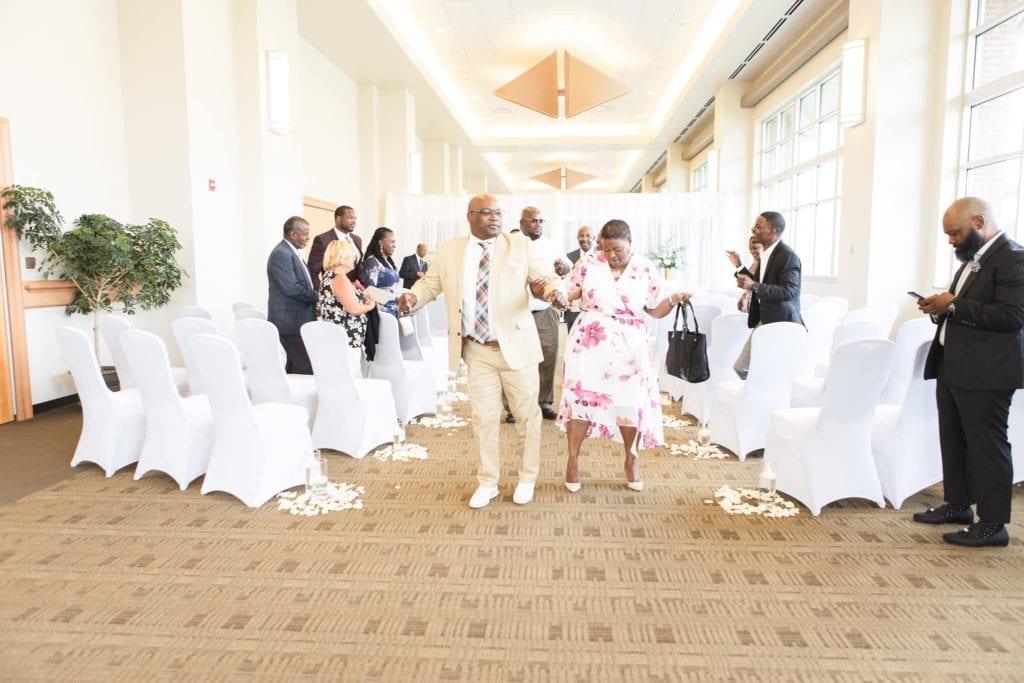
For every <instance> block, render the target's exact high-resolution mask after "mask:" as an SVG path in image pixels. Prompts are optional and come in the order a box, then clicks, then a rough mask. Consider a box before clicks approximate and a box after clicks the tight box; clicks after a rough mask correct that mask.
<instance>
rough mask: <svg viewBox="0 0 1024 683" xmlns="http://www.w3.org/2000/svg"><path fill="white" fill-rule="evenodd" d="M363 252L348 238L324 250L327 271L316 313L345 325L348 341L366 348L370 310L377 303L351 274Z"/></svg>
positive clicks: (359, 347)
mask: <svg viewBox="0 0 1024 683" xmlns="http://www.w3.org/2000/svg"><path fill="white" fill-rule="evenodd" d="M358 258H359V252H358V251H356V248H355V245H353V244H352V243H351V242H349V241H347V240H334V241H332V242H331V243H330V244H328V245H327V250H326V251H325V252H324V271H323V273H321V274H320V296H319V297H318V298H317V302H316V317H317V318H318V319H320V320H326V321H327V322H332V323H335V324H336V325H341V326H342V327H344V328H345V332H346V333H347V334H348V345H349V347H350V348H353V349H362V348H363V342H364V340H365V338H366V314H367V313H369V312H370V311H372V310H373V309H374V308H375V307H376V305H377V304H375V303H374V302H372V301H368V300H367V299H366V298H365V297H364V296H363V293H362V292H360V291H358V290H357V289H356V287H355V285H353V284H352V283H351V282H350V281H349V279H348V278H347V277H345V275H347V274H348V273H349V272H350V271H351V270H352V268H353V267H354V266H355V262H356V259H358Z"/></svg>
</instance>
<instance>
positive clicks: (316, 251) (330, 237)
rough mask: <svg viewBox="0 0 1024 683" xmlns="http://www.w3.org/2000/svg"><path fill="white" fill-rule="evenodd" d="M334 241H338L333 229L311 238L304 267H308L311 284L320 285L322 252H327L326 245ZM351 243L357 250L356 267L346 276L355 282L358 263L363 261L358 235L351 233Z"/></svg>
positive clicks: (322, 261) (322, 266)
mask: <svg viewBox="0 0 1024 683" xmlns="http://www.w3.org/2000/svg"><path fill="white" fill-rule="evenodd" d="M336 239H338V235H337V233H335V232H334V228H331V229H330V230H328V231H327V232H322V233H320V234H319V235H317V236H316V237H314V238H313V246H311V247H310V248H309V258H308V259H307V264H306V265H308V266H309V276H310V277H311V278H313V282H314V283H316V284H317V285H319V284H320V273H322V272H323V270H324V252H325V251H327V245H328V244H330V243H331V242H333V241H334V240H336ZM352 243H353V244H355V245H356V249H358V250H359V259H358V260H357V261H356V263H355V266H356V267H355V268H353V269H352V272H351V273H349V274H348V279H349V280H355V272H356V268H358V267H359V261H362V260H363V240H362V239H360V238H359V235H357V234H355V233H352Z"/></svg>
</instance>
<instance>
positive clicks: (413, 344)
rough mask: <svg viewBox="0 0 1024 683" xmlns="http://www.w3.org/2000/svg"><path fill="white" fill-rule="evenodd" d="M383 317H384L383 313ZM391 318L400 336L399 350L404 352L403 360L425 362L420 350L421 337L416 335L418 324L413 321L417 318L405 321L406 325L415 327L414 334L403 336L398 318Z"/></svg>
mask: <svg viewBox="0 0 1024 683" xmlns="http://www.w3.org/2000/svg"><path fill="white" fill-rule="evenodd" d="M381 315H382V316H383V315H384V314H383V312H382V313H381ZM389 315H390V314H389ZM391 317H392V318H393V319H394V321H395V332H396V334H397V335H398V348H399V349H401V350H402V358H404V359H406V360H423V351H422V350H421V349H420V340H419V335H417V334H416V322H415V321H414V320H413V318H414V317H415V316H413V317H408V318H406V319H405V323H406V324H409V325H412V326H413V330H412V334H402V328H401V327H400V326H399V323H398V318H395V317H394V316H391ZM378 334H379V332H378Z"/></svg>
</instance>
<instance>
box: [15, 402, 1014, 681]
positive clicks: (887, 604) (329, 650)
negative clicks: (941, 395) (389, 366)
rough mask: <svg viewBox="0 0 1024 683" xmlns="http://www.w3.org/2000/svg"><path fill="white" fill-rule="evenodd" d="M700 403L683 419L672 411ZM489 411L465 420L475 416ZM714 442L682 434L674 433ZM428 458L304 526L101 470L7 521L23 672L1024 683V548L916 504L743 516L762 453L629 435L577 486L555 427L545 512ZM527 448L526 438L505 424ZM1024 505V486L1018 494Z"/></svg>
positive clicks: (457, 460)
mask: <svg viewBox="0 0 1024 683" xmlns="http://www.w3.org/2000/svg"><path fill="white" fill-rule="evenodd" d="M670 409H671V410H678V405H677V406H674V407H672V408H670ZM465 410H466V405H465V404H460V405H459V412H460V413H465ZM689 431H692V430H679V431H676V430H668V431H667V435H668V437H669V438H670V440H672V441H675V442H679V441H680V440H682V439H686V438H689V436H690V434H689ZM409 436H410V439H411V441H413V442H416V443H420V444H423V445H425V446H427V448H428V449H429V454H430V455H429V459H427V460H425V461H420V462H412V463H408V464H406V463H393V462H379V461H376V460H374V459H373V458H372V457H368V458H366V459H364V460H361V461H356V460H352V459H349V458H347V457H345V456H342V455H338V454H335V455H332V457H331V462H332V466H333V471H332V478H334V479H336V480H342V481H346V482H349V483H357V484H362V485H364V486H365V487H366V493H365V495H364V501H365V507H364V509H362V510H350V511H344V512H336V513H332V514H330V515H326V516H320V517H297V516H291V515H288V514H286V513H284V512H281V511H278V510H277V509H276V505H275V504H273V503H269V504H267V505H265V506H264V507H263V508H262V509H259V510H249V509H247V508H245V507H244V506H243V505H241V504H240V503H239V502H238V501H236V500H235V499H233V498H231V497H230V496H227V495H223V494H213V495H209V496H202V495H200V494H199V490H198V489H199V486H198V482H197V483H195V484H193V485H192V486H191V487H190V488H189V489H188V490H187V491H185V492H180V491H178V490H177V489H176V487H175V486H174V484H173V482H172V481H171V480H170V479H169V478H166V477H164V476H162V475H159V474H150V475H148V476H146V477H145V478H144V479H142V480H141V481H139V482H135V481H132V478H131V477H132V470H131V469H127V470H123V471H121V472H120V473H118V474H116V475H115V476H114V477H113V478H111V479H105V478H104V477H103V475H102V473H101V472H100V471H99V469H98V468H95V467H91V466H84V468H83V469H82V471H81V472H80V473H78V474H76V476H74V477H73V478H71V479H68V480H66V481H63V482H60V483H58V484H55V485H52V486H50V488H48V489H45V490H43V491H40V492H38V493H35V494H32V495H30V496H28V497H26V498H23V499H21V500H19V501H17V502H15V503H12V504H9V505H6V506H4V507H0V532H2V535H0V678H2V679H3V680H40V679H47V680H95V681H101V680H102V681H109V680H132V679H136V680H152V679H158V680H170V679H174V680H183V681H190V680H209V679H224V678H236V677H237V678H259V679H281V678H296V677H316V678H323V679H331V680H353V681H361V680H381V681H410V680H424V681H428V680H430V681H433V680H466V681H491V680H496V681H505V680H508V681H538V680H573V681H577V680H580V681H630V680H664V681H668V680H679V679H684V678H700V679H706V678H727V679H731V680H758V679H761V680H767V679H771V680H923V679H931V680H935V679H938V678H946V679H948V678H952V677H954V676H956V677H958V678H961V679H976V680H986V681H988V680H999V679H1002V680H1014V679H1016V680H1020V677H1021V675H1022V671H1024V539H1022V538H1021V534H1020V531H1019V529H1020V526H1019V524H1014V525H1013V526H1012V527H1011V536H1012V541H1011V546H1010V547H1009V548H1006V549H984V550H980V551H968V550H964V549H958V548H954V547H951V546H948V545H946V544H944V543H942V541H941V537H940V534H941V532H942V531H943V530H945V529H940V528H928V527H922V526H920V525H915V524H913V523H911V522H910V521H909V516H910V511H911V510H915V509H918V508H920V507H921V506H923V505H927V504H930V503H935V502H936V501H938V499H939V496H938V490H937V489H933V490H931V491H929V492H926V493H924V494H920V495H918V496H915V497H914V498H912V499H911V500H910V501H908V509H905V510H901V511H894V510H892V509H885V510H879V509H877V508H875V507H873V506H872V505H871V504H869V503H866V502H861V501H847V502H844V503H840V504H833V505H830V506H828V507H827V508H826V509H825V510H824V511H823V513H822V516H821V517H820V518H817V519H815V518H813V517H811V516H810V515H809V514H808V513H807V511H806V510H805V509H802V510H801V513H800V514H799V515H798V516H796V517H792V518H787V519H763V518H756V517H736V516H729V515H727V514H725V512H723V511H722V510H721V509H720V508H718V507H717V506H715V505H707V504H705V502H704V501H705V500H706V499H709V498H711V496H712V493H713V492H714V490H715V489H717V488H718V487H719V486H720V485H721V484H723V483H728V484H731V485H733V486H744V485H748V484H750V483H752V482H753V481H754V480H755V478H756V474H757V472H758V470H759V468H760V461H759V460H756V459H755V460H748V461H747V462H744V463H740V462H737V461H736V460H735V459H734V458H730V459H728V460H724V461H712V460H700V461H695V460H693V459H692V458H690V457H686V456H673V455H671V454H670V453H669V452H668V450H667V449H658V450H652V451H647V452H645V453H644V454H643V465H642V467H643V477H644V480H645V482H646V488H645V490H644V491H643V493H639V494H637V493H633V492H630V491H628V490H627V489H626V488H625V487H624V486H623V477H622V470H621V457H620V456H619V451H618V447H617V446H616V445H614V444H612V443H610V442H601V441H590V442H588V443H587V444H586V446H585V464H584V472H583V490H582V491H581V492H580V493H579V494H576V495H572V494H570V493H568V492H567V491H565V490H564V488H563V487H562V486H561V483H560V482H561V479H562V470H563V467H564V441H563V438H562V436H561V435H560V434H559V433H558V431H557V430H556V429H555V428H554V426H553V425H552V424H551V423H546V424H545V427H544V451H543V452H544V463H543V469H542V473H541V482H540V485H539V486H538V488H537V495H536V500H535V501H534V502H533V503H532V504H530V505H528V506H517V505H514V504H513V503H512V502H511V490H512V487H513V486H514V484H515V474H514V473H515V460H516V458H515V457H514V456H513V455H511V453H513V452H514V449H513V446H511V445H510V446H509V447H508V451H507V452H508V453H510V455H509V456H508V457H506V458H505V463H504V464H505V471H506V477H505V479H504V480H503V482H502V496H501V499H500V500H499V501H497V502H495V503H493V504H492V505H491V506H490V507H488V508H486V509H484V510H479V511H473V510H470V509H468V508H467V506H466V501H467V500H468V497H469V494H470V493H471V492H472V488H473V485H474V484H473V474H474V471H475V467H476V458H475V456H474V454H473V450H474V449H473V448H472V446H471V442H470V437H469V430H468V428H467V429H463V430H459V431H457V432H455V433H454V434H452V435H451V436H449V435H447V434H446V433H444V432H440V431H436V430H428V429H426V428H423V427H411V428H410V430H409ZM502 436H503V438H505V439H506V443H507V444H508V443H514V442H515V440H516V437H515V431H514V428H512V427H510V426H509V427H503V435H502ZM1014 497H1015V501H1014V502H1015V503H1016V506H1017V509H1018V511H1020V510H1022V509H1024V508H1022V504H1024V496H1022V494H1021V492H1020V491H1019V490H1018V491H1017V492H1016V493H1015V496H1014Z"/></svg>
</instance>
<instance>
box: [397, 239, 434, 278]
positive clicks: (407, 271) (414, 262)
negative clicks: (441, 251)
mask: <svg viewBox="0 0 1024 683" xmlns="http://www.w3.org/2000/svg"><path fill="white" fill-rule="evenodd" d="M426 255H427V245H425V244H417V245H416V253H415V254H409V255H408V256H406V257H405V258H404V259H402V267H401V268H399V269H398V276H399V277H400V278H402V286H403V287H405V288H406V289H412V286H413V285H414V284H416V281H417V280H419V279H420V278H421V277H423V274H424V273H426V272H427V262H426V261H424V260H423V258H424V257H425V256H426Z"/></svg>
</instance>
